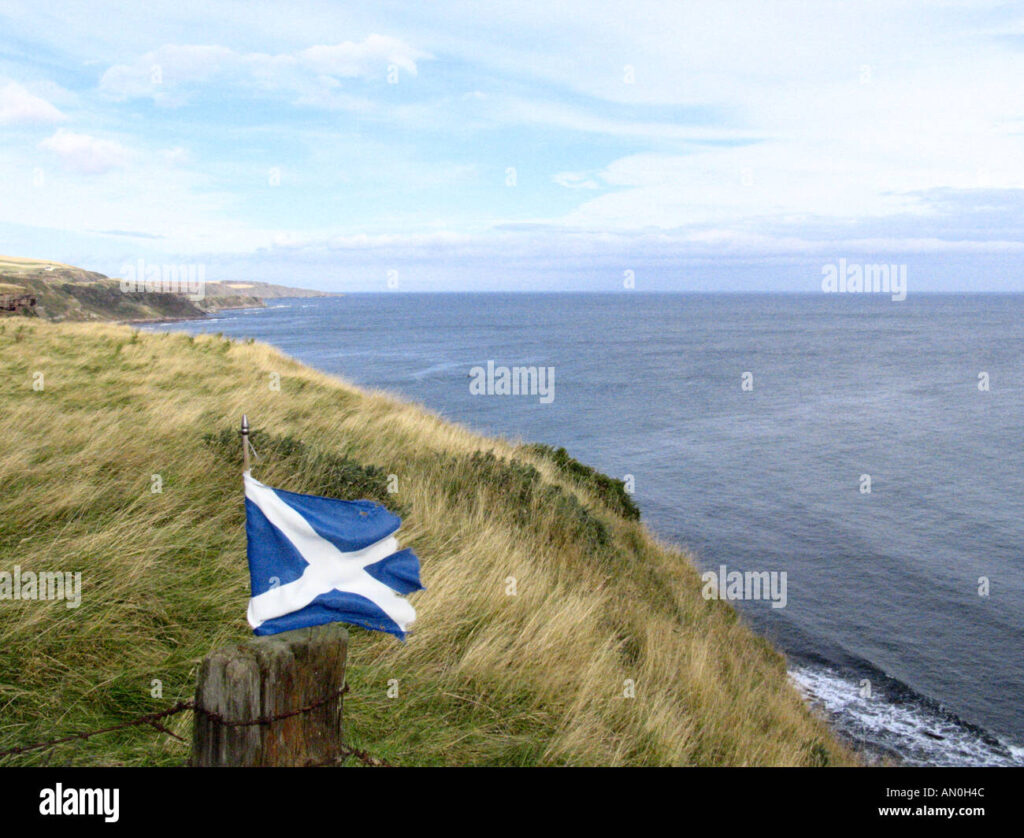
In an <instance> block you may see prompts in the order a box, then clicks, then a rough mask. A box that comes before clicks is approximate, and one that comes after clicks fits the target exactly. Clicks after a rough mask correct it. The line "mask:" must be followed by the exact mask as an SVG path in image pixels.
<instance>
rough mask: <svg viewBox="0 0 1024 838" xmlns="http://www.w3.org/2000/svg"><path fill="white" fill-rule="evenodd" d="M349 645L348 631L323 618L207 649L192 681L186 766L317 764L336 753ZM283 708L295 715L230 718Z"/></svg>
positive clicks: (277, 712)
mask: <svg viewBox="0 0 1024 838" xmlns="http://www.w3.org/2000/svg"><path fill="white" fill-rule="evenodd" d="M347 650H348V632H347V631H345V628H344V627H343V626H341V625H338V624H337V623H329V624H327V625H323V626H313V627H312V628H304V629H296V630H295V631H286V632H282V633H281V634H273V635H268V636H266V637H255V638H253V639H251V640H247V641H245V642H244V643H239V644H237V645H234V646H226V647H224V648H223V649H217V650H216V651H213V652H210V654H208V655H207V656H206V658H205V659H204V660H203V665H202V668H201V669H200V671H199V682H198V684H197V686H196V712H195V727H194V732H193V738H192V765H195V766H222V765H223V766H229V765H230V766H275V765H276V766H295V765H316V764H323V763H328V762H330V761H332V760H334V759H337V758H339V757H341V756H342V755H343V754H344V746H343V744H342V694H341V693H342V689H343V687H344V685H345V659H346V654H347ZM313 705H316V706H313ZM310 707H312V709H308V710H306V711H304V712H298V713H296V712H295V711H298V710H301V709H302V708H310ZM286 714H293V715H288V716H287V718H282V719H279V720H277V721H273V722H269V723H262V724H248V725H246V724H243V725H239V724H230V723H231V722H253V721H255V720H257V719H270V718H276V717H279V716H284V715H286ZM226 722H227V723H226Z"/></svg>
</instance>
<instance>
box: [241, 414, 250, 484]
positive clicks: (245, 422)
mask: <svg viewBox="0 0 1024 838" xmlns="http://www.w3.org/2000/svg"><path fill="white" fill-rule="evenodd" d="M239 433H240V434H241V435H242V463H243V464H244V473H245V474H248V473H249V417H248V416H246V415H245V414H244V413H243V414H242V429H241V430H240V431H239Z"/></svg>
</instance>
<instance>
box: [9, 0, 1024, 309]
mask: <svg viewBox="0 0 1024 838" xmlns="http://www.w3.org/2000/svg"><path fill="white" fill-rule="evenodd" d="M0 32H2V38H0V137H2V141H0V183H2V189H0V253H4V254H6V255H15V256H30V257H36V258H45V259H54V260H57V261H62V262H67V263H70V264H75V265H80V266H82V267H86V268H90V269H93V270H99V271H102V272H103V273H107V274H108V275H111V276H118V275H121V274H123V272H124V270H123V269H124V266H126V265H134V264H137V262H138V260H140V259H141V260H144V261H146V262H147V263H149V264H158V263H173V264H198V265H202V266H203V267H204V269H205V274H206V278H207V279H208V280H214V279H233V280H239V279H246V278H248V279H259V280H265V281H271V282H284V283H287V284H292V285H300V286H304V287H312V288H321V289H325V290H335V291H346V290H348V291H377V290H380V291H383V290H386V289H392V290H399V291H401V290H406V291H447V290H452V291H458V290H463V291H464V290H531V291H534V290H593V291H615V290H619V289H622V288H623V287H625V286H626V285H627V284H629V283H628V282H627V279H626V278H627V277H628V278H629V279H631V280H632V284H633V285H634V286H635V288H636V289H638V290H651V291H665V290H679V291H806V292H815V291H820V284H821V278H822V271H823V266H824V265H826V264H829V263H835V262H837V260H838V259H840V258H844V259H846V260H847V261H848V262H854V263H864V264H867V263H885V264H902V265H907V266H908V269H907V273H908V280H907V284H908V290H909V291H911V292H914V291H1024V6H1021V5H1020V4H1019V3H1016V4H1015V3H994V2H951V1H948V0H947V1H946V2H943V0H938V2H913V3H911V2H903V0H884V2H874V0H865V1H864V2H829V0H822V1H821V2H799V3H795V2H786V1H785V0H781V1H780V2H756V3H746V2H729V0H725V2H714V3H712V2H706V0H701V2H645V0H634V2H631V3H629V4H623V3H605V2H596V1H595V0H588V2H576V0H559V2H551V0H546V2H534V0H519V1H518V2H503V3H495V2H480V1H479V0H477V2H457V1H455V0H450V1H448V2H436V3H391V2H377V3H372V4H369V3H363V2H360V3H355V2H288V3H279V2H273V3H229V2H202V3H196V2H192V0H175V1H174V2H164V0H153V2H147V3H144V4H140V3H124V4H120V3H102V2H91V3H82V2H74V3H73V2H68V3H53V2H51V3H45V4H40V3H39V2H38V0H33V2H25V3H22V2H16V1H15V2H9V1H8V0H0Z"/></svg>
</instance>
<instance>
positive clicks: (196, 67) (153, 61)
mask: <svg viewBox="0 0 1024 838" xmlns="http://www.w3.org/2000/svg"><path fill="white" fill-rule="evenodd" d="M429 58H431V56H430V55H429V53H426V52H423V51H421V50H417V49H414V48H413V47H411V46H409V45H408V44H406V43H405V42H404V41H401V40H399V39H398V38H392V37H390V36H386V35H370V36H368V37H367V38H366V39H365V40H363V41H358V42H357V41H344V42H342V43H339V44H329V45H316V46H311V47H308V48H306V49H303V50H300V51H297V52H290V53H278V54H270V53H262V52H239V51H236V50H234V49H230V48H229V47H224V46H211V45H205V46H204V45H176V44H166V45H164V46H162V47H160V48H159V49H157V50H154V51H152V52H148V53H146V54H145V55H142V56H141V57H139V58H138V59H136V60H135V61H134V62H132V63H130V64H116V65H114V66H112V67H110V68H109V69H108V70H107V71H106V72H105V73H104V74H103V76H102V77H101V79H100V89H101V90H102V91H103V92H105V93H106V94H108V95H110V96H112V97H113V98H115V99H119V100H126V99H136V98H145V97H152V98H153V99H154V100H156V101H159V102H162V103H163V104H172V105H174V104H181V103H182V102H183V101H184V93H183V89H185V88H188V87H195V86H198V85H202V84H213V83H216V84H221V85H229V86H237V87H241V88H246V89H249V90H253V91H258V92H262V93H271V92H277V91H284V92H288V93H291V94H292V95H297V97H298V101H300V102H302V103H304V104H326V102H325V100H324V99H323V96H324V94H326V93H329V92H331V91H333V90H334V89H335V88H336V87H338V86H339V81H338V80H339V79H352V78H363V79H370V78H379V77H383V76H384V75H385V74H387V73H388V72H389V68H392V67H394V68H397V69H398V70H400V71H403V72H406V73H408V74H409V75H413V76H415V75H416V74H417V72H418V69H417V62H418V61H422V60H425V59H429Z"/></svg>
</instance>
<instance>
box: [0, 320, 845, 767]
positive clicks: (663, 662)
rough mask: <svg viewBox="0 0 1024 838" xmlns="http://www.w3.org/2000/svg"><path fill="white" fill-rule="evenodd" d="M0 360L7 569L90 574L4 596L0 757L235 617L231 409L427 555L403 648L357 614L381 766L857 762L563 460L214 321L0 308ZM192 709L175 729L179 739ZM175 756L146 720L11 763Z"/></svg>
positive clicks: (355, 692) (779, 670)
mask: <svg viewBox="0 0 1024 838" xmlns="http://www.w3.org/2000/svg"><path fill="white" fill-rule="evenodd" d="M0 358H2V366H3V375H2V377H0V400H2V404H3V411H2V413H0V570H9V569H11V567H12V566H13V565H14V564H19V565H20V566H21V568H22V570H36V571H39V570H60V571H72V572H73V571H81V573H82V577H83V582H82V589H83V592H82V604H81V607H79V608H78V609H68V608H66V607H65V605H64V604H63V603H61V602H11V601H3V602H0V613H2V619H0V750H2V749H4V748H8V747H11V746H14V745H18V744H26V743H30V742H34V741H36V740H40V739H47V738H50V737H55V736H59V735H61V734H68V733H73V732H76V731H80V730H84V729H90V728H98V727H102V726H107V725H111V724H115V723H117V722H118V721H121V720H126V719H128V718H131V717H133V716H135V715H139V714H142V713H145V712H149V711H151V710H155V709H159V708H162V707H164V706H167V705H169V704H171V703H173V702H174V701H176V700H178V699H182V698H189V697H191V695H192V693H193V690H194V685H195V674H196V670H197V667H198V664H199V662H200V660H201V659H202V657H203V655H204V654H205V653H206V652H208V651H209V650H211V649H213V648H215V647H217V646H219V645H222V644H225V643H228V642H231V641H234V640H237V639H240V638H243V637H245V636H248V634H249V628H248V626H247V624H246V623H245V608H246V603H247V598H248V576H247V571H246V560H245V538H244V530H243V527H244V510H243V506H242V487H241V477H240V465H241V463H240V460H241V456H240V452H239V446H238V443H237V435H236V434H235V433H234V431H235V428H236V426H237V424H238V420H239V417H240V415H241V414H242V412H243V411H244V412H247V413H248V414H249V417H250V419H251V420H252V422H253V425H254V427H255V428H256V429H257V430H258V431H259V433H257V435H256V436H255V437H254V440H253V442H254V445H255V447H256V449H257V451H258V452H259V454H260V459H259V460H258V461H257V462H256V463H255V464H254V474H255V475H256V476H257V477H258V478H259V479H260V480H262V481H264V482H266V483H269V484H271V485H274V486H278V487H281V488H286V489H290V490H294V491H301V492H312V493H320V494H326V495H331V496H335V497H370V498H375V499H378V500H383V501H385V502H386V503H388V504H389V505H390V506H391V507H392V508H394V509H395V510H396V511H399V512H400V513H401V514H402V515H403V516H404V524H403V529H402V540H403V544H405V545H408V546H411V547H413V548H414V549H415V550H416V552H417V553H418V555H419V556H420V558H421V562H422V566H423V579H424V583H425V585H426V586H427V590H426V591H423V592H420V593H417V594H415V595H414V596H413V598H412V601H413V603H414V604H415V606H416V608H417V611H418V613H419V619H418V621H417V623H416V625H415V627H414V628H415V630H414V633H413V635H412V636H411V637H410V639H409V641H408V642H407V643H405V644H402V643H400V642H398V641H397V640H395V639H394V638H392V637H390V636H389V635H383V634H372V633H369V632H365V631H362V630H360V629H356V628H353V629H351V637H352V640H351V644H350V655H351V657H350V672H349V683H350V686H351V692H350V693H349V695H348V696H347V698H346V704H345V713H346V718H347V727H348V736H349V740H350V742H352V743H353V744H356V745H358V746H359V747H362V748H365V749H366V750H368V751H370V752H371V753H372V754H374V755H376V756H379V757H383V758H385V759H387V760H389V761H393V762H395V763H397V764H400V765H413V764H446V765H462V764H502V765H535V764H561V763H571V764H604V765H621V764H695V765H725V764H729V765H735V764H784V765H822V764H836V763H845V762H849V761H850V757H849V755H848V754H847V753H846V752H845V751H844V750H843V749H842V748H841V747H840V746H839V745H837V744H836V742H835V741H834V740H833V738H832V737H831V735H830V733H829V732H828V730H827V729H826V728H825V726H824V725H823V724H822V723H820V722H819V721H817V720H816V719H814V718H812V716H811V715H810V713H809V712H808V711H807V709H806V708H805V706H804V705H803V703H802V702H801V701H800V699H799V698H798V696H797V694H796V692H795V691H794V690H793V689H792V688H791V686H790V684H789V683H788V681H787V677H786V672H785V666H784V661H783V659H782V657H781V656H780V655H779V654H777V653H776V652H775V651H773V650H772V648H771V647H770V646H769V644H768V643H766V642H764V641H763V640H761V639H759V638H758V637H756V636H754V635H753V634H752V633H751V632H750V631H748V630H747V628H746V627H745V626H744V625H743V624H742V623H741V622H739V621H738V620H737V617H736V614H735V612H734V611H733V609H732V608H731V607H729V606H728V605H727V604H724V603H719V602H708V601H705V600H704V599H702V597H701V596H700V580H699V576H698V574H697V572H696V571H695V570H694V568H693V566H692V565H691V563H690V561H689V559H688V557H687V556H686V555H685V554H683V553H681V552H680V551H678V550H675V549H673V548H670V547H667V546H665V545H662V544H659V543H658V542H656V541H655V540H654V539H653V538H652V537H651V536H650V534H649V533H648V532H647V531H646V530H645V529H644V528H643V526H642V525H641V524H640V523H639V522H638V521H637V520H635V518H636V515H635V511H634V509H633V507H632V504H631V502H630V499H629V497H628V495H625V494H624V493H623V492H622V491H621V485H620V484H618V483H617V482H616V481H610V480H608V479H607V478H604V477H603V476H602V475H598V474H597V473H596V472H593V471H591V470H590V469H588V468H586V467H584V466H581V465H580V464H579V463H576V462H575V461H574V460H571V458H568V457H566V456H564V452H552V451H551V450H550V449H547V448H545V447H543V446H515V445H513V444H511V443H508V442H505V441H502V440H497V439H488V438H484V437H481V436H478V435H475V434H473V433H470V432H468V431H467V430H465V429H463V428H460V427H458V426H455V425H452V424H449V423H447V422H444V421H442V420H441V419H439V418H437V417H435V416H433V415H431V414H429V413H427V412H426V411H424V410H423V409H421V408H419V407H416V406H414V405H409V404H404V403H400V402H397V401H395V400H393V399H392V398H391V397H389V396H387V395H384V394H381V393H374V392H364V391H360V390H358V389H355V388H353V387H351V386H349V385H347V384H345V383H343V382H341V381H339V380H337V379H334V378H331V377H328V376H326V375H323V374H320V373H318V372H316V371H314V370H311V369H309V368H307V367H304V366H302V365H301V364H299V363H297V362H295V361H293V360H291V359H288V358H286V357H284V356H282V355H281V354H279V353H278V352H276V351H275V350H273V349H271V348H269V347H267V346H264V345H261V344H252V343H237V342H230V341H227V340H224V339H222V338H220V337H219V336H202V337H196V338H192V337H189V336H186V335H181V334H139V333H137V332H135V331H133V330H131V329H130V328H128V327H122V326H112V325H104V324H51V323H46V322H43V321H40V320H38V319H35V320H28V319H23V320H18V321H15V320H7V321H2V322H0ZM38 372H41V373H43V375H44V377H43V382H44V389H43V390H41V391H37V390H34V389H33V387H32V383H33V380H34V378H33V377H34V374H35V373H38ZM273 373H276V374H278V375H279V376H280V389H279V390H274V389H272V388H271V386H270V384H271V380H272V374H273ZM35 380H38V378H36V379H35ZM392 474H393V475H396V476H397V478H398V489H399V491H398V492H397V494H389V493H388V492H387V476H388V475H392ZM153 475H160V479H161V480H162V491H161V492H160V493H154V492H152V491H151V488H152V486H153V485H154V484H153V480H154V478H153ZM510 578H514V580H515V587H516V593H515V595H509V591H510V589H511V582H510ZM389 679H397V680H398V686H399V694H398V697H396V698H388V696H387V689H388V681H389ZM627 679H632V681H633V682H635V697H634V698H626V697H624V688H625V682H626V681H627ZM156 680H159V681H160V682H161V683H162V690H163V695H162V697H159V698H156V697H153V695H152V694H151V691H152V689H153V684H154V681H156ZM190 726H191V718H190V716H189V714H183V715H179V716H176V717H174V718H172V719H171V721H170V723H169V727H170V729H171V730H173V731H174V732H175V733H177V734H179V735H181V736H183V737H184V739H185V740H186V742H187V741H188V739H189V734H190ZM187 756H188V745H187V744H184V743H182V742H179V741H177V740H176V739H174V738H172V737H170V736H168V735H166V734H164V733H160V732H158V731H155V730H153V729H141V728H139V729H132V730H128V731H122V732H117V733H111V734H105V735H103V736H99V737H96V738H95V739H92V740H89V741H87V742H78V743H75V744H70V745H64V746H60V747H59V748H57V749H56V750H55V751H52V752H50V753H49V754H29V755H24V756H20V757H17V758H11V759H8V760H5V761H4V762H6V763H8V764H44V763H49V764H77V765H87V764H88V765H91V764H131V765H154V764H161V765H173V764H181V763H183V762H184V761H185V760H186V759H187Z"/></svg>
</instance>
